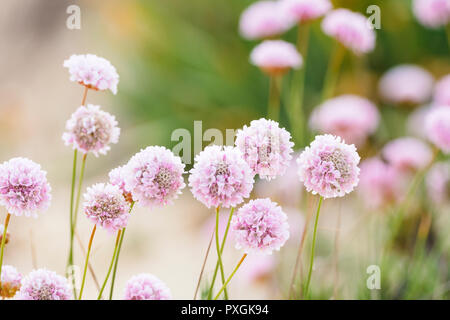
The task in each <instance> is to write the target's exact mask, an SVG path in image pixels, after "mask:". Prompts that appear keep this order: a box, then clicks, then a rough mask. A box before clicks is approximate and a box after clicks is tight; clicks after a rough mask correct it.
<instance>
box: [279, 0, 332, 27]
mask: <svg viewBox="0 0 450 320" xmlns="http://www.w3.org/2000/svg"><path fill="white" fill-rule="evenodd" d="M280 2H281V3H280V5H281V7H282V9H283V10H284V12H285V14H286V16H287V17H288V18H289V19H290V20H291V21H293V22H295V23H308V22H310V21H313V20H316V19H318V18H320V17H322V16H324V15H325V14H326V13H327V12H328V11H330V10H331V9H332V8H333V5H332V3H331V2H330V0H281V1H280Z"/></svg>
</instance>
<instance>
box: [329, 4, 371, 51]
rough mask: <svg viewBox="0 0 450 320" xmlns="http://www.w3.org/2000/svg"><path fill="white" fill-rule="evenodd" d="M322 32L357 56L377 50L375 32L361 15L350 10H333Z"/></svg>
mask: <svg viewBox="0 0 450 320" xmlns="http://www.w3.org/2000/svg"><path fill="white" fill-rule="evenodd" d="M322 30H323V32H325V34H327V35H329V36H330V37H333V38H335V39H336V40H337V41H339V42H340V43H341V44H342V45H343V46H344V47H346V48H347V49H350V50H352V51H353V52H354V53H355V54H357V55H360V54H364V53H368V52H370V51H372V50H373V49H374V48H375V40H376V34H375V31H374V30H373V29H372V28H370V26H369V24H368V23H367V18H366V17H365V16H364V15H362V14H361V13H358V12H353V11H350V10H348V9H336V10H333V11H331V12H329V13H328V14H327V15H326V16H325V18H324V19H323V21H322Z"/></svg>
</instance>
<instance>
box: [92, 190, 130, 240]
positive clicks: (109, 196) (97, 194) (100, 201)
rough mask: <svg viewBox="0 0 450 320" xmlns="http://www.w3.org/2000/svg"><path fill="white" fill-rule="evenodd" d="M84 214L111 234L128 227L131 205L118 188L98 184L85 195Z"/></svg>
mask: <svg viewBox="0 0 450 320" xmlns="http://www.w3.org/2000/svg"><path fill="white" fill-rule="evenodd" d="M83 205H84V212H85V213H86V216H87V217H88V218H89V219H90V220H91V221H92V222H93V223H95V224H96V225H98V226H101V227H103V228H105V229H106V230H107V231H109V232H110V233H114V232H116V231H117V230H119V229H122V228H124V227H126V225H127V222H128V218H129V216H130V215H129V210H130V205H129V203H128V202H127V201H126V200H125V198H124V197H123V193H122V190H120V188H119V187H118V186H114V185H112V184H109V183H107V184H105V183H97V184H94V185H93V186H92V187H90V188H88V189H87V192H86V193H85V194H84V204H83Z"/></svg>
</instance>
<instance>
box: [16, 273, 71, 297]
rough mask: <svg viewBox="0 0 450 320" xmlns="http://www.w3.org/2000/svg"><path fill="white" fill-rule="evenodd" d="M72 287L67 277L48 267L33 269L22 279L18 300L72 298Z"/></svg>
mask: <svg viewBox="0 0 450 320" xmlns="http://www.w3.org/2000/svg"><path fill="white" fill-rule="evenodd" d="M72 298H73V296H72V289H71V287H70V285H69V282H68V281H67V279H66V278H64V277H62V276H60V275H58V274H56V273H55V272H53V271H49V270H46V269H38V270H33V271H31V272H30V273H29V274H28V275H27V276H26V277H25V278H23V280H22V285H21V287H20V290H19V292H17V294H16V296H15V297H14V299H16V300H71V299H72Z"/></svg>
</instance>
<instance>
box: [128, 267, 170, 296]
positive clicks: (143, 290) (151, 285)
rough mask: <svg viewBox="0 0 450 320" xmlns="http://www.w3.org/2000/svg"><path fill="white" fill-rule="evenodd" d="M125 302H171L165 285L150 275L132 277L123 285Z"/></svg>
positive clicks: (143, 274) (168, 290)
mask: <svg viewBox="0 0 450 320" xmlns="http://www.w3.org/2000/svg"><path fill="white" fill-rule="evenodd" d="M124 299H125V300H171V299H172V294H171V293H170V289H169V288H168V287H167V285H166V284H165V283H164V282H162V281H161V280H160V279H158V278H157V277H155V276H154V275H152V274H148V273H142V274H138V275H136V276H133V277H132V278H131V279H130V280H128V282H127V284H126V285H125V295H124Z"/></svg>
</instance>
